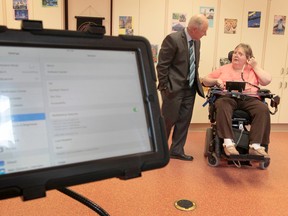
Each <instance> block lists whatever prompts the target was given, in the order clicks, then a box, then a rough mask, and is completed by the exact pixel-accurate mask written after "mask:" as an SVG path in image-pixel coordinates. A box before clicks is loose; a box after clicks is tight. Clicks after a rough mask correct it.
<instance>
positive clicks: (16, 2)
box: [13, 0, 27, 10]
mask: <svg viewBox="0 0 288 216" xmlns="http://www.w3.org/2000/svg"><path fill="white" fill-rule="evenodd" d="M13 9H14V10H27V0H13Z"/></svg>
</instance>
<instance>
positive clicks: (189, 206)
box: [175, 199, 196, 211]
mask: <svg viewBox="0 0 288 216" xmlns="http://www.w3.org/2000/svg"><path fill="white" fill-rule="evenodd" d="M175 207H176V208H177V209H179V210H182V211H192V210H194V209H195V208H196V203H194V202H192V201H190V200H186V199H181V200H178V201H177V202H175Z"/></svg>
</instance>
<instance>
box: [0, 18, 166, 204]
mask: <svg viewBox="0 0 288 216" xmlns="http://www.w3.org/2000/svg"><path fill="white" fill-rule="evenodd" d="M1 46H24V47H56V48H63V49H66V48H80V49H81V48H83V49H101V50H102V49H103V50H133V51H136V52H137V58H138V67H139V71H140V74H139V77H140V81H141V91H142V98H143V102H144V104H145V109H146V118H147V123H148V126H149V128H148V130H149V134H150V136H151V140H152V149H153V150H152V151H151V152H146V153H141V154H134V155H125V156H122V157H115V158H104V159H100V160H95V161H89V162H85V163H76V164H69V165H63V166H57V167H51V168H43V169H36V170H31V171H24V172H17V173H11V174H4V175H0V199H6V198H10V197H15V196H22V198H23V200H30V199H35V198H39V197H44V196H46V191H47V190H50V189H59V188H62V187H66V186H72V185H76V184H82V183H87V182H91V181H96V180H102V179H107V178H112V177H119V178H121V179H129V178H134V177H139V176H141V172H142V171H146V170H151V169H157V168H161V167H164V166H165V165H166V164H167V163H168V162H169V154H168V145H167V140H166V134H165V129H164V128H165V126H164V123H163V119H162V117H161V114H160V107H159V100H158V94H157V89H156V76H155V68H154V63H153V60H152V53H151V47H150V43H149V41H148V40H146V39H145V38H144V37H141V36H128V35H127V36H126V35H122V36H117V37H116V36H105V35H103V31H102V30H101V29H100V31H98V30H97V29H96V30H93V29H92V30H91V31H88V32H77V31H67V30H52V29H43V28H42V23H41V22H40V21H26V22H25V23H24V22H23V24H22V29H21V30H13V29H7V28H6V27H5V26H0V49H1ZM91 94H93V93H91ZM0 133H1V132H0ZM0 160H1V154H0Z"/></svg>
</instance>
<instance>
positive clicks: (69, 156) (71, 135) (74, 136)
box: [0, 46, 152, 175]
mask: <svg viewBox="0 0 288 216" xmlns="http://www.w3.org/2000/svg"><path fill="white" fill-rule="evenodd" d="M138 67H139V66H138V64H137V56H136V52H134V51H123V50H122V51H117V50H101V49H98V50H95V49H94V50H92V49H67V48H66V49H62V48H61V49H60V48H45V47H20V46H19V47H17V46H1V49H0V174H2V175H5V174H9V173H15V172H22V171H29V170H35V169H42V168H47V167H55V166H59V165H66V164H73V163H78V162H84V161H91V160H97V159H102V158H110V157H118V156H123V155H131V154H135V153H143V152H148V151H151V148H152V146H151V140H150V136H149V132H148V126H147V117H146V116H145V115H146V114H145V107H144V104H143V98H142V97H143V96H142V92H141V83H140V79H139V72H138V70H139V69H138Z"/></svg>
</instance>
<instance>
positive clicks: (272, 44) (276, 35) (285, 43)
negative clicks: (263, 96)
mask: <svg viewBox="0 0 288 216" xmlns="http://www.w3.org/2000/svg"><path fill="white" fill-rule="evenodd" d="M284 16H285V17H286V23H287V18H288V2H287V1H284V0H273V1H271V5H270V11H269V22H268V27H267V41H266V49H265V61H264V69H265V70H266V71H268V72H269V73H271V74H272V82H271V83H270V84H269V85H268V86H267V87H266V88H268V89H270V90H271V91H272V93H275V94H278V95H279V96H280V97H281V102H280V106H279V111H278V113H277V114H276V115H274V116H272V118H271V121H272V123H288V113H287V106H288V87H287V82H288V32H287V29H286V30H285V31H284V32H281V31H276V30H275V29H274V27H275V25H276V23H277V21H278V20H279V19H281V17H284Z"/></svg>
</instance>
